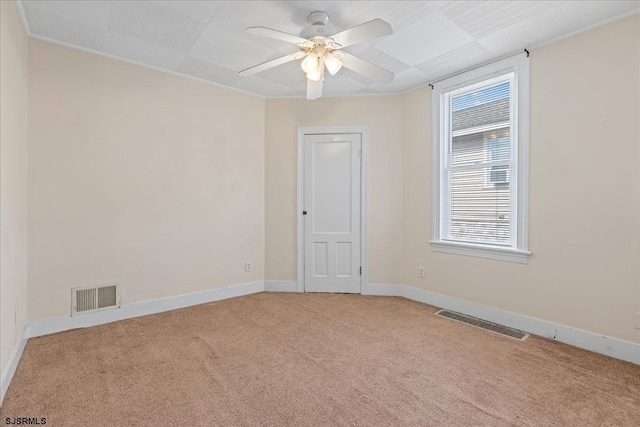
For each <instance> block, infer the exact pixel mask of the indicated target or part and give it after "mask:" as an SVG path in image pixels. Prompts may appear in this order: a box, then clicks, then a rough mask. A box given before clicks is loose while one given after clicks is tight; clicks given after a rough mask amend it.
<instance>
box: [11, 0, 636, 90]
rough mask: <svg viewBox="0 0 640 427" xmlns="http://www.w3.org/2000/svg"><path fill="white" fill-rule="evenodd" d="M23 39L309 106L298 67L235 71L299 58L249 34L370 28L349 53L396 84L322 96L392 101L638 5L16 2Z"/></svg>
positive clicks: (360, 83) (354, 86)
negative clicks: (318, 15) (386, 30)
mask: <svg viewBox="0 0 640 427" xmlns="http://www.w3.org/2000/svg"><path fill="white" fill-rule="evenodd" d="M21 4H22V8H23V11H24V17H25V20H26V24H27V26H28V32H29V33H30V34H31V35H32V36H34V37H38V38H43V39H46V40H50V41H53V42H58V43H63V44H66V45H69V46H72V47H79V48H83V49H88V50H91V51H95V52H97V53H102V54H108V55H109V56H112V57H118V58H122V59H125V60H129V61H134V62H137V63H141V64H146V65H150V66H153V67H156V68H160V69H164V70H168V71H172V72H175V73H179V74H184V75H188V76H191V77H196V78H198V79H202V80H207V81H211V82H215V83H218V84H221V85H225V86H229V87H232V88H237V89H241V90H244V91H248V92H252V93H256V94H260V95H264V96H267V97H287V96H304V93H305V75H304V73H303V72H302V70H301V69H300V66H299V61H295V62H290V63H288V64H284V65H281V66H278V67H276V68H273V69H271V70H267V71H264V72H261V73H259V74H257V75H255V76H251V77H240V76H238V71H239V70H242V69H244V68H248V67H250V66H253V65H256V64H259V63H261V62H264V61H267V60H270V59H274V58H277V57H279V56H282V55H285V54H288V53H292V52H295V51H297V47H296V46H294V45H291V44H288V43H285V42H280V41H278V40H272V39H268V38H263V37H258V36H255V35H251V34H246V33H245V32H244V29H245V28H246V27H250V26H264V27H270V28H273V29H277V30H280V31H284V32H288V33H291V34H296V35H297V34H299V33H300V31H301V30H302V29H303V28H304V27H306V26H307V25H308V23H307V21H306V19H307V16H308V15H309V13H311V12H313V11H316V10H321V11H324V12H327V13H328V14H329V16H330V23H329V25H328V26H329V30H330V31H332V32H338V31H340V30H343V29H347V28H349V27H352V26H354V25H357V24H361V23H363V22H366V21H369V20H371V19H374V18H382V19H384V20H385V21H387V22H389V23H390V24H391V25H392V26H393V30H394V34H393V35H391V36H389V37H385V38H382V39H378V40H374V41H372V42H370V43H362V44H359V45H355V46H352V47H349V48H346V49H345V50H347V51H348V52H350V53H352V54H354V55H357V56H359V57H361V58H363V59H366V60H367V61H370V62H373V63H375V64H377V65H379V66H381V67H384V68H386V69H388V70H390V71H392V72H393V73H395V79H394V81H393V82H392V83H389V84H379V83H376V82H374V81H372V80H370V79H368V78H366V77H364V76H361V75H359V74H357V73H355V72H353V71H350V70H347V69H342V70H341V71H340V72H339V73H338V74H337V75H335V76H331V75H327V76H326V78H325V86H324V95H325V96H341V95H353V94H375V93H381V94H384V93H399V92H404V91H407V90H409V89H412V88H415V87H418V86H422V85H424V84H426V83H429V82H430V81H433V80H435V79H437V78H439V77H442V76H444V75H447V74H450V73H453V72H456V71H459V70H462V69H465V68H468V67H471V66H474V65H476V64H479V63H482V62H485V61H489V60H491V59H493V58H498V57H501V56H504V55H507V54H510V53H513V52H516V51H519V50H522V49H524V48H526V47H531V46H535V45H536V44H540V43H544V42H545V41H548V40H551V39H554V38H557V37H561V36H563V35H566V34H570V33H573V32H576V31H579V30H581V29H584V28H587V27H590V26H593V25H595V24H597V23H600V22H603V21H606V20H609V19H612V18H615V17H618V16H621V15H624V14H628V13H632V12H633V11H634V10H635V11H637V10H638V8H639V6H640V1H257V2H249V1H233V2H232V1H22V2H21Z"/></svg>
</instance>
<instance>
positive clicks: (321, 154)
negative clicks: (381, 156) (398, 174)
mask: <svg viewBox="0 0 640 427" xmlns="http://www.w3.org/2000/svg"><path fill="white" fill-rule="evenodd" d="M314 130H315V131H316V132H313V131H314ZM332 130H334V132H335V131H342V132H340V133H333V132H331V131H332ZM345 130H347V131H349V130H352V129H345V128H338V129H336V128H333V129H332V128H326V129H322V130H321V131H320V132H318V129H307V131H306V132H305V129H300V130H299V153H298V154H299V159H298V174H299V176H298V184H299V188H298V208H299V209H300V212H299V215H300V216H299V221H298V233H299V235H298V246H299V247H298V268H299V271H298V281H299V283H298V290H299V291H305V292H341V293H360V292H362V291H363V287H364V286H363V284H366V280H363V278H365V277H366V269H364V271H363V268H362V267H366V266H365V265H364V264H365V261H366V256H365V255H366V248H363V247H364V246H365V244H364V242H365V233H364V231H365V230H364V227H362V225H363V224H365V223H366V222H365V221H366V215H364V213H365V210H364V209H361V207H362V205H363V203H362V202H363V201H364V200H365V198H364V188H365V182H364V181H365V179H363V177H364V176H365V174H364V173H363V172H364V168H363V166H362V162H361V157H362V153H363V149H364V145H363V139H365V138H366V133H365V132H363V129H362V128H358V130H359V132H358V131H355V132H353V133H351V132H349V133H346V132H344V131H345ZM364 130H365V131H366V129H364ZM300 268H302V271H300ZM363 274H364V275H363ZM300 281H302V283H300ZM301 285H302V286H301Z"/></svg>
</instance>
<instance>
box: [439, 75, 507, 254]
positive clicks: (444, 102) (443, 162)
mask: <svg viewBox="0 0 640 427" xmlns="http://www.w3.org/2000/svg"><path fill="white" fill-rule="evenodd" d="M506 82H509V83H510V93H509V122H508V126H509V159H508V160H489V161H478V162H473V163H464V164H457V165H455V164H452V163H453V162H452V160H453V159H452V156H453V138H455V137H457V136H461V135H468V134H471V133H472V131H475V132H481V131H487V130H493V129H498V128H504V127H505V124H506V123H495V124H489V125H485V126H479V127H476V128H472V129H463V130H459V131H455V132H454V131H453V129H452V122H453V108H452V99H453V97H456V96H463V95H465V94H467V93H471V92H476V91H479V90H482V89H485V88H490V87H492V86H496V85H499V84H502V83H506ZM517 88H518V86H517V73H516V72H515V71H509V72H506V73H502V74H500V75H498V76H495V77H492V78H487V79H483V80H480V81H478V82H476V83H473V84H468V85H462V86H460V87H458V88H456V89H453V90H449V91H446V92H443V93H442V94H441V96H440V117H439V123H440V138H439V140H440V147H439V154H440V168H439V169H440V197H439V200H440V218H439V223H440V224H439V225H440V230H439V235H440V240H443V241H453V242H465V243H472V244H481V245H489V246H497V247H511V248H517V247H518V241H517V238H518V223H517V221H518V218H517V207H518V200H517V195H518V179H517V177H518V170H517V166H518V149H517V148H518V120H517V106H518V96H517V93H518V90H517ZM493 166H508V167H509V218H508V224H509V241H508V242H496V241H486V240H482V238H481V237H478V238H476V239H474V238H464V237H460V236H452V233H451V227H452V222H453V218H452V216H451V209H452V200H451V191H452V189H451V173H452V172H455V171H463V170H473V169H478V170H482V169H483V168H488V169H489V168H492V167H493ZM489 173H490V172H489ZM498 224H499V222H497V224H496V229H497V228H498Z"/></svg>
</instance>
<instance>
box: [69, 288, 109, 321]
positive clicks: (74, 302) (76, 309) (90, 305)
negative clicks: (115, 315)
mask: <svg viewBox="0 0 640 427" xmlns="http://www.w3.org/2000/svg"><path fill="white" fill-rule="evenodd" d="M118 307H120V286H119V285H106V286H96V287H93V288H73V289H71V315H72V316H75V315H78V314H86V313H94V312H96V311H101V310H107V309H110V308H118Z"/></svg>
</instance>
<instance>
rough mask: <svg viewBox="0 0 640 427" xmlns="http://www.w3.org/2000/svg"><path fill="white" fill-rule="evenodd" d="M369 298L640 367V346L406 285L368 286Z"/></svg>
mask: <svg viewBox="0 0 640 427" xmlns="http://www.w3.org/2000/svg"><path fill="white" fill-rule="evenodd" d="M367 294H368V295H381V296H398V297H404V298H407V299H410V300H413V301H418V302H421V303H424V304H429V305H433V306H435V307H440V308H444V309H447V310H451V311H455V312H458V313H462V314H466V315H468V316H472V317H477V318H478V319H483V320H487V321H489V322H493V323H497V324H499V325H503V326H508V327H510V328H513V329H518V330H520V331H524V332H528V333H530V334H534V335H538V336H541V337H544V338H549V339H552V340H556V341H560V342H563V343H565V344H569V345H572V346H574V347H579V348H583V349H585V350H589V351H593V352H595V353H600V354H604V355H605V356H609V357H614V358H616V359H620V360H624V361H627V362H631V363H635V364H637V365H640V344H635V343H632V342H628V341H623V340H619V339H616V338H611V337H606V336H602V335H598V334H595V333H593V332H587V331H583V330H580V329H575V328H572V327H569V326H564V325H558V324H556V323H552V322H548V321H546V320H540V319H536V318H533V317H528V316H523V315H521V314H516V313H511V312H508V311H503V310H499V309H496V308H491V307H487V306H484V305H480V304H475V303H472V302H468V301H464V300H461V299H457V298H453V297H448V296H446V295H442V294H437V293H435V292H429V291H425V290H423V289H418V288H413V287H410V286H405V285H373V284H370V285H369V290H368V292H367Z"/></svg>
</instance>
